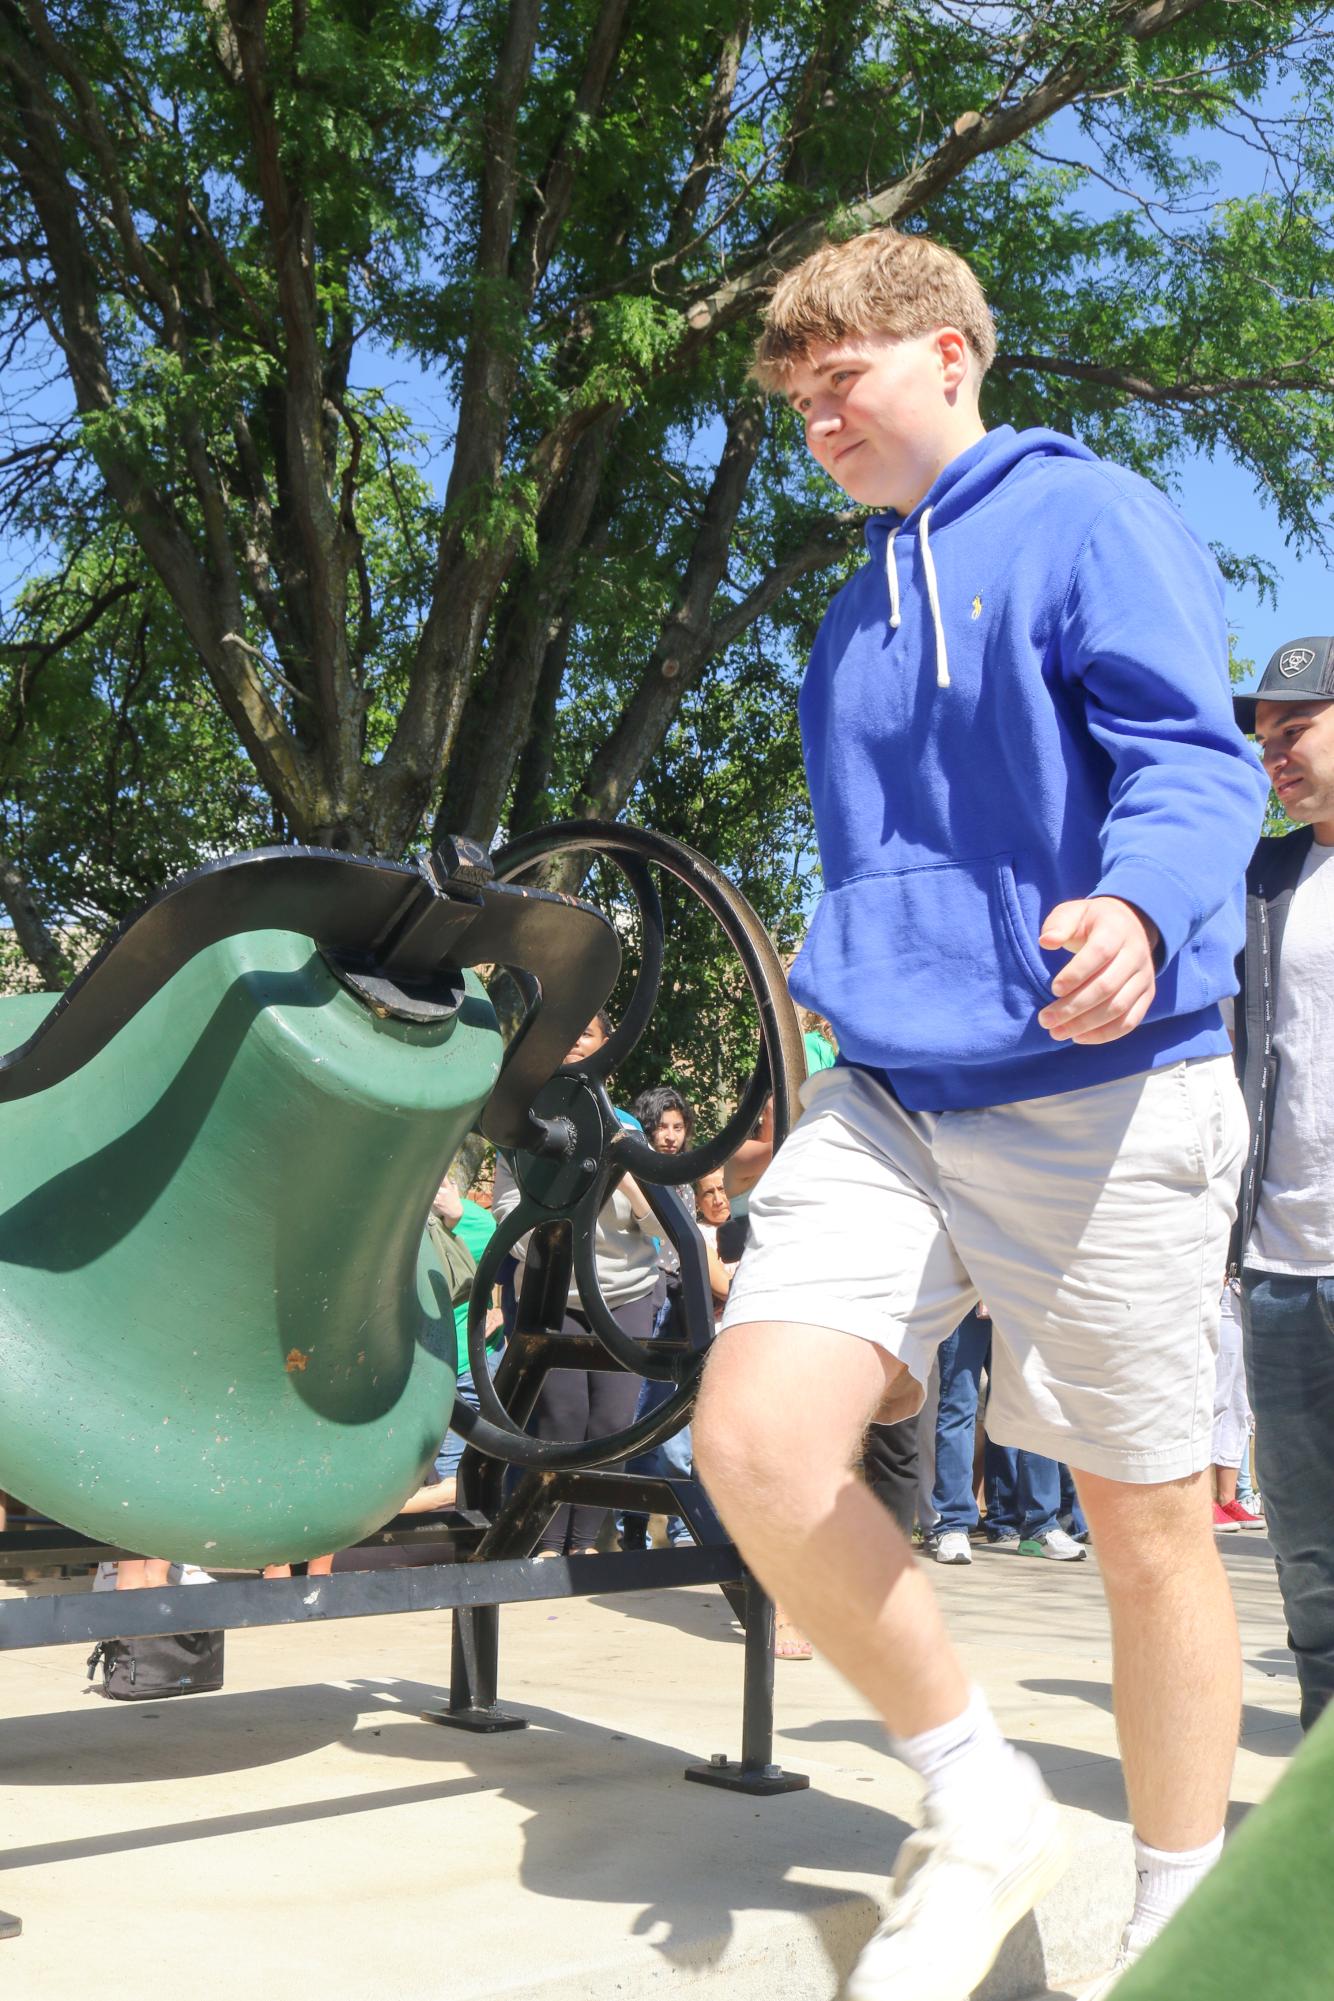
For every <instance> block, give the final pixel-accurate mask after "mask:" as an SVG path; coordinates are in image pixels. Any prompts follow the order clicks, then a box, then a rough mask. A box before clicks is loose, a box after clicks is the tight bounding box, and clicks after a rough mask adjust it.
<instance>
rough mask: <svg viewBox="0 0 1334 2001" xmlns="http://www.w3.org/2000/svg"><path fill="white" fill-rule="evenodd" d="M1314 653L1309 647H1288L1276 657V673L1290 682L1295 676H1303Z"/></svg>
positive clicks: (1313, 657)
mask: <svg viewBox="0 0 1334 2001" xmlns="http://www.w3.org/2000/svg"><path fill="white" fill-rule="evenodd" d="M1314 659H1315V653H1314V652H1313V650H1312V649H1311V647H1309V646H1289V647H1288V648H1287V649H1286V650H1285V651H1284V652H1282V653H1280V654H1279V656H1278V671H1279V673H1280V674H1281V675H1282V676H1283V678H1284V680H1285V681H1291V680H1292V679H1293V677H1294V676H1295V675H1297V674H1304V673H1305V672H1306V670H1307V668H1308V667H1309V666H1310V664H1311V662H1312V661H1313V660H1314Z"/></svg>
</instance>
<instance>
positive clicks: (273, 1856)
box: [0, 1535, 1297, 2001]
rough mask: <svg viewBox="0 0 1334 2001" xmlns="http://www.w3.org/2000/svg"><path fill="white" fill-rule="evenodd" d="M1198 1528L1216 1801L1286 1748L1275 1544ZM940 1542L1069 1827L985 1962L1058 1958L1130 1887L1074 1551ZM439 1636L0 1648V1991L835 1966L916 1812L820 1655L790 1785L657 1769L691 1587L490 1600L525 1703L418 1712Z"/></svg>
mask: <svg viewBox="0 0 1334 2001" xmlns="http://www.w3.org/2000/svg"><path fill="white" fill-rule="evenodd" d="M1222 1548H1223V1555H1224V1559H1225V1561H1226V1563H1227V1566H1228V1570H1229V1573H1230V1575H1231V1578H1232V1583H1233V1587H1234V1590H1235V1592H1236V1596H1237V1604H1238V1610H1239V1613H1240V1617H1241V1624H1242V1639H1243V1651H1244V1656H1245V1662H1246V1674H1245V1714H1244V1723H1243V1736H1242V1748H1241V1752H1240V1755H1239V1758H1238V1762H1237V1773H1236V1780H1235V1784H1234V1787H1233V1800H1234V1802H1235V1804H1234V1808H1233V1818H1234V1820H1235V1818H1236V1817H1237V1816H1239V1815H1240V1814H1242V1813H1244V1811H1245V1810H1246V1807H1247V1806H1248V1805H1250V1804H1251V1803H1253V1802H1255V1801H1257V1800H1259V1799H1261V1798H1262V1797H1263V1796H1264V1794H1265V1793H1266V1792H1267V1791H1268V1790H1269V1789H1270V1787H1271V1786H1272V1785H1273V1784H1274V1783H1275V1781H1276V1780H1277V1779H1278V1777H1279V1776H1280V1775H1281V1773H1282V1771H1283V1769H1284V1765H1285V1762H1286V1760H1287V1758H1288V1756H1289V1754H1290V1753H1291V1752H1292V1750H1293V1749H1294V1747H1295V1744H1296V1741H1297V1732H1296V1726H1295V1722H1294V1718H1295V1714H1296V1708H1297V1702H1296V1682H1295V1679H1294V1677H1293V1670H1292V1663H1291V1659H1290V1657H1289V1656H1288V1654H1287V1652H1286V1649H1285V1647H1284V1645H1283V1624H1282V1618H1281V1614H1280V1611H1279V1603H1278V1593H1277V1588H1276V1586H1275V1583H1274V1575H1273V1564H1272V1558H1271V1555H1270V1550H1269V1545H1268V1543H1267V1541H1265V1540H1264V1539H1263V1538H1262V1537H1258V1536H1254V1535H1237V1536H1230V1537H1227V1538H1225V1539H1224V1541H1223V1544H1222ZM934 1575H935V1577H936V1581H937V1582H938V1584H939V1587H940V1590H941V1593H942V1595H943V1597H944V1599H945V1602H946V1606H947V1610H948V1613H949V1617H950V1622H951V1625H952V1628H953V1631H954V1633H955V1635H956V1637H957V1639H958V1640H959V1642H960V1645H961V1648H962V1651H963V1653H964V1656H965V1659H966V1661H967V1663H968V1665H969V1667H970V1669H971V1671H972V1672H973V1674H974V1675H975V1676H976V1677H977V1679H978V1680H979V1681H980V1682H981V1684H982V1685H983V1687H984V1688H985V1690H986V1692H987V1694H988V1695H989V1696H990V1698H991V1700H992V1703H993V1704H994V1706H995V1709H996V1713H997V1716H998V1717H999V1719H1000V1722H1001V1725H1002V1727H1003V1728H1004V1729H1005V1730H1006V1731H1008V1732H1009V1734H1010V1735H1011V1736H1013V1737H1014V1738H1015V1739H1016V1740H1017V1741H1018V1742H1019V1743H1021V1744H1022V1745H1024V1746H1025V1748H1027V1749H1028V1750H1030V1751H1031V1752H1032V1753H1033V1755H1034V1756H1035V1757H1036V1758H1037V1759H1038V1760H1039V1762H1040V1764H1041V1765H1042V1767H1043V1770H1044V1771H1045V1772H1046V1774H1047V1777H1048V1780H1049V1783H1050V1784H1051V1786H1052V1789H1053V1791H1054V1792H1055V1794H1056V1796H1057V1798H1058V1799H1059V1800H1061V1801H1062V1802H1063V1804H1064V1805H1065V1806H1066V1807H1067V1808H1068V1809H1069V1811H1070V1818H1071V1825H1072V1831H1073V1833H1074V1837H1075V1842H1076V1846H1077V1851H1078V1861H1077V1864H1076V1866H1075V1868H1074V1869H1073V1870H1072V1872H1071V1874H1070V1876H1069V1877H1067V1879H1066V1881H1065V1883H1064V1884H1063V1885H1062V1887H1061V1888H1060V1890H1058V1892H1057V1893H1056V1894H1055V1895H1054V1896H1053V1897H1052V1898H1051V1899H1049V1901H1048V1903H1047V1905H1045V1906H1044V1907H1043V1909H1042V1911H1041V1912H1040V1914H1039V1916H1038V1918H1037V1920H1033V1919H1030V1920H1028V1921H1027V1922H1026V1924H1025V1925H1024V1926H1021V1927H1020V1928H1019V1929H1018V1931H1017V1932H1016V1933H1015V1934H1014V1935H1012V1937H1011V1939H1010V1940H1009V1941H1008V1943H1007V1946H1006V1948H1005V1952H1004V1954H1003V1955H1002V1959H1001V1962H1000V1964H999V1965H998V1967H997V1969H996V1970H995V1972H994V1973H993V1975H992V1976H991V1978H990V1980H989V1981H988V1983H987V1985H986V1987H985V1988H984V1989H982V1990H980V1992H981V1993H982V1994H983V1995H984V1996H985V1997H986V2001H1019V1997H1021V1996H1024V1997H1026V1996H1030V1995H1033V1994H1035V1993H1038V1992H1041V1991H1042V1990H1044V1989H1050V1990H1053V1991H1054V1992H1055V1993H1060V1992H1062V1991H1064V1983H1066V1982H1069V1981H1074V1980H1078V1979H1080V1978H1083V1977H1084V1976H1085V1975H1087V1974H1091V1973H1093V1972H1094V1971H1096V1970H1097V1969H1098V1966H1099V1965H1100V1963H1102V1962H1104V1961H1105V1960H1106V1959H1107V1958H1108V1957H1109V1954H1110V1949H1111V1947H1112V1944H1113V1942H1114V1939H1115V1937H1116V1935H1117V1933H1118V1932H1119V1929H1120V1925H1121V1923H1122V1921H1123V1918H1124V1915H1125V1911H1126V1910H1127V1909H1128V1905H1129V1897H1130V1887H1131V1886H1130V1881H1129V1877H1130V1861H1129V1852H1130V1851H1129V1833H1128V1829H1127V1826H1126V1822H1125V1803H1124V1798H1123V1794H1122V1790H1121V1783H1120V1775H1119V1770H1118V1767H1117V1764H1116V1756H1115V1739H1114V1733H1113V1727H1112V1719H1111V1714H1110V1698H1109V1668H1110V1650H1109V1641H1108V1632H1107V1623H1106V1618H1105V1615H1104V1612H1103V1608H1102V1602H1101V1594H1100V1592H1099V1589H1098V1579H1097V1571H1096V1563H1095V1562H1089V1563H1087V1564H1081V1565H1079V1566H1077V1567H1067V1566H1058V1565H1055V1564H1047V1563H1041V1562H1036V1561H1031V1560H1028V1559H1024V1558H1020V1557H1016V1556H1011V1555H1008V1554H1003V1553H999V1552H996V1551H990V1550H986V1549H978V1550H977V1553H976V1560H975V1562H974V1563H973V1565H972V1567H971V1569H968V1570H962V1569H960V1570H946V1569H939V1570H937V1571H936V1572H935V1573H934ZM13 1589H14V1587H7V1588H6V1590H5V1595H6V1596H11V1595H13ZM2 1613H3V1604H2V1603H0V1616H2ZM448 1639H449V1622H448V1619H447V1617H446V1616H445V1615H434V1614H431V1615H426V1614H422V1615H409V1616H402V1617H395V1618H376V1619H359V1620H345V1621H339V1622H335V1623H330V1624H328V1625H326V1626H296V1627H287V1628H278V1629H269V1630H260V1631H248V1632H238V1633H231V1634H229V1635H228V1637H227V1681H226V1687H225V1689H224V1691H223V1692H222V1693H220V1694H218V1695H210V1696H202V1697H198V1698H195V1699H187V1700H183V1701H177V1702H168V1703H147V1704H144V1705H142V1706H129V1705H124V1706H117V1705H114V1704H111V1703H107V1702H104V1701H101V1700H100V1699H98V1698H96V1697H94V1696H92V1695H84V1694H82V1693H81V1689H82V1687H83V1661H84V1654H85V1651H86V1650H85V1649H83V1648H74V1647H68V1648H59V1649H50V1650H47V1651H43V1652H34V1653H22V1654H9V1655H7V1656H6V1657H5V1658H4V1660H3V1663H0V1780H2V1781H3V1801H4V1826H5V1829H6V1830H7V1841H8V1852H7V1853H6V1854H5V1857H4V1873H3V1878H2V1879H0V1906H3V1907H5V1908H7V1909H9V1910H12V1911H15V1912H17V1913H18V1914H19V1915H20V1916H21V1917H22V1919H23V1925H24V1931H23V1936H22V1937H21V1938H19V1939H17V1940H14V1941H11V1942H9V1943H7V1944H4V1945H0V1977H2V1979H3V1990H2V1991H3V1993H4V1995H5V1997H6V2001H38V1997H41V2001H87V1997H88V1996H89V1995H90V1994H95V1993H103V1992H107V1991H112V1992H115V1993H117V1994H125V1993H145V1992H151V1993H156V1994H165V1993H177V1994H182V1995H185V1994H188V1995H189V1996H190V1997H191V2001H230V1997H233V1996H240V1995H246V1996H250V1995H261V1996H264V1997H270V1996H272V1997H285V1996H289V1995H296V1996H302V1997H306V1996H308V1997H310V2001H483V1997H490V1996H497V1997H500V1996H503V1997H505V2001H539V1997H541V2001H640V1997H658V1996H667V1995H675V1994H681V1995H683V1996H691V1997H698V2001H722V1997H724V1996H726V1997H728V2001H745V1997H748V1996H751V1995H754V1996H756V1997H762V2001H832V1998H833V1996H834V1994H835V1991H836V1988H837V1986H838V1983H839V1980H840V1979H841V1977H842V1975H843V1974H844V1972H845V1971H846V1970H847V1968H848V1966H849V1965H850V1964H851V1962H852V1960H853V1958H854V1957H855V1955H856V1952H857V1950H858V1948H859V1947H860V1945H861V1944H862V1942H863V1941H864V1939H865V1937H866V1936H867V1934H868V1933H869V1932H870V1930H871V1929H872V1926H873V1924H874V1922H875V1916H876V1908H877V1900H878V1897H879V1895H880V1893H881V1890H882V1888H883V1884H884V1879H885V1875H886V1872H887V1868H888V1865H889V1861H890V1858H891V1856H892V1854H893V1852H894V1849H895V1847H896V1846H897V1844H898V1842H899V1840H900V1838H901V1836H902V1834H903V1832H904V1830H905V1826H906V1825H907V1824H908V1823H909V1822H910V1821H912V1820H914V1819H915V1817H916V1784H915V1781H913V1780H912V1778H911V1777H910V1775H909V1774H908V1773H907V1772H906V1771H904V1770H903V1769H902V1768H901V1767H900V1766H898V1765H897V1764H895V1763H894V1762H893V1761H892V1760H891V1759H890V1758H889V1757H888V1756H887V1755H886V1752H885V1748H884V1739H883V1733H882V1731H881V1730H880V1728H879V1726H878V1725H877V1723H876V1722H875V1721H874V1719H873V1718H871V1717H870V1716H869V1715H868V1714H867V1712H866V1710H865V1707H864V1706H863V1705H862V1703H861V1702H860V1701H859V1700H858V1699H857V1698H856V1697H855V1696H853V1695H852V1694H851V1693H850V1691H849V1690H848V1689H847V1688H846V1686H845V1685H844V1684H843V1683H842V1682H841V1681H840V1680H839V1679H838V1677H837V1676H836V1675H835V1674H834V1673H833V1672H832V1670H830V1669H829V1668H827V1667H825V1665H824V1664H823V1663H822V1662H820V1661H818V1660H817V1661H812V1662H804V1663H796V1662H791V1663H788V1662H780V1663H779V1664H778V1668H777V1676H778V1688H777V1713H778V1738H777V1756H778V1757H779V1758H780V1759H781V1761H782V1763H783V1764H784V1765H785V1766H786V1767H788V1768H791V1769H793V1770H798V1771H803V1772H807V1773H809V1775H810V1779H811V1786H810V1790H809V1791H808V1792H803V1793H796V1794H790V1795H787V1796H784V1797H779V1798H774V1799H769V1800H752V1799H748V1798H744V1797H740V1796H736V1795H733V1794H729V1793H722V1792H715V1791H712V1790H710V1789H706V1788H703V1787H697V1786H693V1785H689V1784H687V1783H685V1781H684V1780H683V1778H682V1771H683V1768H684V1767H685V1765H686V1764H687V1763H691V1762H696V1761H698V1760H700V1759H701V1758H706V1757H707V1756H708V1755H709V1754H711V1753H713V1752H717V1751H727V1752H728V1753H730V1754H733V1755H735V1753H736V1751H737V1747H738V1742H739V1726H740V1699H741V1660H742V1643H741V1638H740V1635H739V1633H738V1632H737V1630H736V1628H735V1626H734V1623H733V1619H732V1614H731V1612H730V1610H729V1609H728V1607H727V1605H726V1603H725V1602H724V1600H723V1598H722V1596H721V1594H720V1593H719V1592H718V1591H716V1590H713V1589H707V1588H698V1589H692V1590H685V1591H680V1592H676V1593H670V1592H658V1593H653V1594H648V1595H644V1596H641V1597H636V1598H626V1597H618V1598H609V1599H605V1600H602V1601H599V1600H597V1599H593V1600H574V1601H567V1602H557V1603H554V1604H553V1603H540V1604H534V1605H529V1606H518V1607H507V1608H506V1609H505V1610H504V1611H503V1613H502V1615H501V1693H502V1699H503V1700H504V1701H505V1702H506V1703H507V1704H509V1705H512V1706H513V1707H515V1708H516V1709H518V1710H519V1711H521V1712H522V1713H523V1714H525V1715H526V1716H528V1717H529V1718H530V1719H531V1727H530V1728H529V1729H528V1730H526V1731H522V1732H516V1733H514V1734H512V1735H505V1736H497V1737H469V1736H463V1735H461V1734H459V1733H457V1732H455V1731H452V1730H442V1729H440V1728H438V1727H436V1726H434V1725H432V1724H430V1723H427V1722H423V1721H421V1720H420V1712H421V1711H423V1710H425V1709H429V1708H431V1707H433V1706H438V1705H439V1703H440V1701H441V1699H442V1695H443V1690H444V1686H445V1683H446V1681H447V1676H448V1660H449V1646H448Z"/></svg>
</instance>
